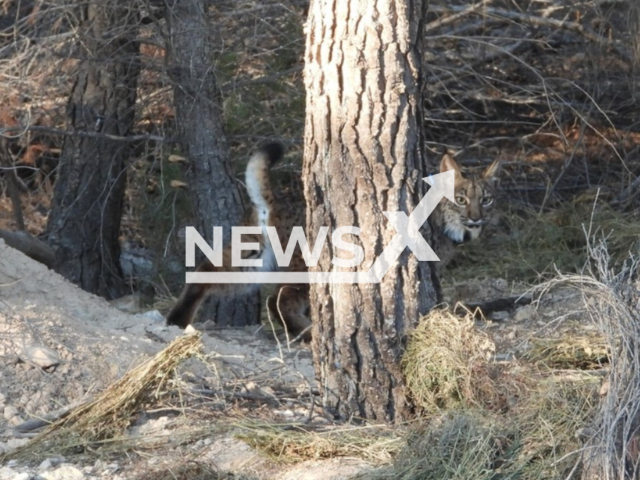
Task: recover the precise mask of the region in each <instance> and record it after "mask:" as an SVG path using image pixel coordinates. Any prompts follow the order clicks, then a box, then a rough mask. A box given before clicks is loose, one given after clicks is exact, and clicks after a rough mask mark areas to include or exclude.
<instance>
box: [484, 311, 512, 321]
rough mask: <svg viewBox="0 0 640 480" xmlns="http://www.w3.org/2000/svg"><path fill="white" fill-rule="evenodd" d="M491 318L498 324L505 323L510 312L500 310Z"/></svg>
mask: <svg viewBox="0 0 640 480" xmlns="http://www.w3.org/2000/svg"><path fill="white" fill-rule="evenodd" d="M489 318H490V319H491V320H494V321H496V322H503V321H505V320H507V319H508V318H509V312H505V311H504V310H498V311H496V312H493V313H492V314H491V315H490V317H489Z"/></svg>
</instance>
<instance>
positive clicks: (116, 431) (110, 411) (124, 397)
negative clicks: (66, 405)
mask: <svg viewBox="0 0 640 480" xmlns="http://www.w3.org/2000/svg"><path fill="white" fill-rule="evenodd" d="M201 348H202V342H201V340H200V334H194V335H185V336H181V337H179V338H177V339H176V340H174V341H173V342H172V343H171V344H170V345H169V346H167V348H165V349H164V350H162V351H160V352H158V353H157V354H156V355H155V356H154V357H153V358H151V359H149V360H147V361H146V362H144V363H143V364H142V365H140V366H138V367H136V368H134V369H133V370H131V371H130V372H128V373H127V374H126V375H124V376H123V377H122V378H121V379H120V380H118V381H117V382H115V383H113V384H112V385H110V386H109V388H107V389H106V390H105V391H104V392H103V393H102V394H100V395H99V396H98V397H97V398H96V399H95V400H93V401H91V402H89V403H86V404H84V405H81V406H80V407H78V408H76V409H75V410H73V411H72V412H71V413H70V414H69V415H68V416H67V417H65V418H62V419H61V420H58V421H57V422H55V423H52V424H51V425H50V426H49V427H47V429H46V430H45V431H43V432H42V433H41V434H40V435H38V436H37V437H35V438H34V439H33V440H32V441H31V442H29V443H28V444H26V445H25V446H24V447H21V448H18V449H16V450H13V451H11V452H9V454H7V455H3V456H0V461H6V460H8V459H9V458H18V459H23V460H31V461H33V460H36V459H38V458H42V457H46V456H47V455H51V454H53V453H55V454H56V455H67V454H71V453H78V452H82V451H84V450H85V449H86V448H87V447H90V446H95V445H96V444H99V443H101V442H105V443H108V441H109V440H110V439H114V438H117V437H119V436H122V435H123V434H124V432H125V430H126V428H127V427H129V425H130V424H131V421H132V420H133V419H134V418H135V415H136V414H137V413H138V411H139V410H140V407H141V406H142V405H143V404H145V403H148V402H151V401H153V400H155V399H157V398H158V396H159V395H160V393H161V390H162V388H163V387H164V386H165V385H166V383H167V382H168V381H169V380H170V379H171V378H172V375H173V373H174V371H175V369H176V367H177V366H178V365H179V364H180V363H182V361H184V360H185V359H187V358H189V357H192V356H194V355H196V354H198V352H200V350H201Z"/></svg>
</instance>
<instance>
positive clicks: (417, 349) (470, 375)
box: [402, 310, 495, 412]
mask: <svg viewBox="0 0 640 480" xmlns="http://www.w3.org/2000/svg"><path fill="white" fill-rule="evenodd" d="M494 352H495V345H494V344H493V342H492V341H491V339H489V337H488V336H487V335H485V334H484V333H482V332H480V331H479V330H478V329H477V328H476V327H475V324H474V321H473V318H472V316H471V315H468V316H467V317H465V318H463V319H460V318H458V317H456V316H455V315H453V314H451V313H449V312H447V311H445V310H433V311H431V312H430V313H429V314H428V315H427V316H426V317H425V318H424V319H422V321H421V323H420V325H419V326H418V328H417V329H416V330H415V331H414V332H412V334H411V337H410V339H409V342H408V345H407V351H406V352H405V354H404V357H403V359H402V368H403V371H404V374H405V378H406V382H407V387H408V389H409V392H410V395H411V398H412V399H413V401H414V403H415V405H416V407H417V408H418V409H419V410H422V411H425V412H436V411H438V410H440V409H448V408H453V407H456V406H459V405H473V404H474V403H476V401H477V400H478V399H477V398H476V397H477V395H476V394H477V393H478V392H479V391H481V390H484V391H486V390H487V389H486V386H482V385H481V384H482V383H483V382H488V383H492V380H491V378H490V375H489V372H488V370H487V369H486V365H487V363H488V360H489V358H490V357H491V356H492V354H493V353H494Z"/></svg>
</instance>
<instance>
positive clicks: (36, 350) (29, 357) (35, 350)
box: [18, 343, 61, 368]
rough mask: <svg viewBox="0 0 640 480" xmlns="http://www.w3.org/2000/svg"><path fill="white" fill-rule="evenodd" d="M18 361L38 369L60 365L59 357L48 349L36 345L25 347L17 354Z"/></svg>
mask: <svg viewBox="0 0 640 480" xmlns="http://www.w3.org/2000/svg"><path fill="white" fill-rule="evenodd" d="M18 357H19V358H20V360H22V361H23V362H24V363H28V364H29V365H35V366H37V367H40V368H50V367H55V366H57V365H60V362H61V360H60V357H59V356H58V354H57V353H56V352H55V351H53V350H51V349H50V348H49V347H46V346H44V345H40V344H37V343H31V344H29V345H25V346H24V347H23V348H22V350H21V351H20V353H19V354H18Z"/></svg>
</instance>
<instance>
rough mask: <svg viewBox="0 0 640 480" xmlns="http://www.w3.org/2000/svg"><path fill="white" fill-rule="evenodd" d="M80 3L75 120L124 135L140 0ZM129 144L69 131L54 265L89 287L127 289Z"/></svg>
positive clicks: (72, 102)
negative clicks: (123, 262) (122, 236)
mask: <svg viewBox="0 0 640 480" xmlns="http://www.w3.org/2000/svg"><path fill="white" fill-rule="evenodd" d="M78 8H79V9H82V18H83V20H84V21H83V23H82V25H81V26H80V37H79V38H80V41H79V42H78V49H79V56H80V58H85V59H84V60H83V61H82V63H81V65H80V67H79V72H78V75H77V77H76V80H75V84H74V86H73V90H72V92H71V97H70V99H69V103H68V107H67V110H68V118H69V128H71V129H73V130H75V131H78V132H86V131H91V132H102V133H105V134H113V135H120V136H125V135H128V134H129V132H130V131H131V128H132V125H133V119H134V105H135V99H136V82H137V78H138V71H139V60H138V50H139V49H138V43H137V42H136V33H137V25H138V22H139V19H138V13H137V6H131V4H130V2H126V1H124V0H112V1H108V2H90V3H87V4H83V5H82V6H79V7H78ZM128 152H129V144H128V143H124V142H117V141H113V140H108V139H106V138H86V137H74V136H69V137H66V139H65V142H64V146H63V149H62V155H61V157H60V174H59V177H58V180H57V182H56V187H55V190H54V199H53V206H52V208H51V213H50V215H49V222H48V225H47V232H46V233H47V239H48V243H49V245H51V246H52V247H53V248H54V250H55V252H56V258H57V265H56V270H57V271H58V272H59V273H61V274H62V275H64V276H65V277H66V278H68V279H69V280H71V281H72V282H74V283H76V284H77V285H79V286H80V287H82V288H83V289H84V290H87V291H89V292H93V293H96V294H98V295H102V296H105V297H107V298H114V297H118V296H120V295H122V294H123V293H125V283H124V281H123V279H122V276H121V273H120V266H119V255H120V247H119V244H118V235H119V232H120V218H121V212H122V201H123V194H124V188H125V179H126V172H125V159H126V158H127V155H128Z"/></svg>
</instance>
